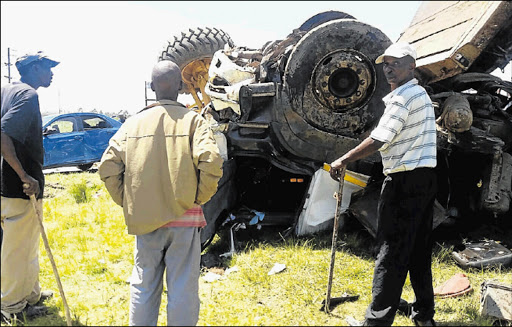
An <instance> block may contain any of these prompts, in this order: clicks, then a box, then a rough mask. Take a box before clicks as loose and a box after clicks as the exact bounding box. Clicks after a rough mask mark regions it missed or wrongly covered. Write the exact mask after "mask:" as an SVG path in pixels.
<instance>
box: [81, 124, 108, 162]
mask: <svg viewBox="0 0 512 327" xmlns="http://www.w3.org/2000/svg"><path fill="white" fill-rule="evenodd" d="M80 118H81V119H82V124H83V127H84V156H85V158H86V159H87V161H88V162H95V161H100V159H101V156H102V155H103V152H104V151H105V149H106V148H107V146H108V141H109V140H110V138H111V137H112V136H113V135H114V134H115V132H116V131H117V128H114V126H113V125H112V124H111V123H110V122H109V121H108V120H107V119H106V118H104V117H102V116H100V115H82V116H80Z"/></svg>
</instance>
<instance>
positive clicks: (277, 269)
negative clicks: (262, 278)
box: [268, 263, 286, 276]
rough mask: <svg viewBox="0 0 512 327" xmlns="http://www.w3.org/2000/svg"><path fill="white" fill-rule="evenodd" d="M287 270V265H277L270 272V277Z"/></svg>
mask: <svg viewBox="0 0 512 327" xmlns="http://www.w3.org/2000/svg"><path fill="white" fill-rule="evenodd" d="M285 269H286V265H285V264H282V263H276V264H275V265H274V267H272V269H270V271H269V272H268V275H269V276H270V275H275V274H277V273H280V272H281V271H283V270H285Z"/></svg>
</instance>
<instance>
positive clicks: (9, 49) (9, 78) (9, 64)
mask: <svg viewBox="0 0 512 327" xmlns="http://www.w3.org/2000/svg"><path fill="white" fill-rule="evenodd" d="M5 65H6V66H7V76H4V77H7V80H8V81H9V83H11V48H7V63H6V64H5Z"/></svg>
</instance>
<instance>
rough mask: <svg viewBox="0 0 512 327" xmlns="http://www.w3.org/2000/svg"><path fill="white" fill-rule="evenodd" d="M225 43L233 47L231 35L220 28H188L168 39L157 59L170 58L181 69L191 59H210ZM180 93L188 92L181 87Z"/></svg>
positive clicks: (191, 60)
mask: <svg viewBox="0 0 512 327" xmlns="http://www.w3.org/2000/svg"><path fill="white" fill-rule="evenodd" d="M226 44H227V45H229V47H234V43H233V41H232V40H231V37H229V35H228V34H227V33H225V32H224V31H223V30H221V29H218V28H215V27H203V28H202V27H197V28H194V29H192V28H189V29H188V30H187V31H184V32H181V34H180V35H179V36H174V37H173V38H172V39H170V40H169V41H168V44H167V45H165V46H164V48H163V50H162V52H161V53H160V55H159V57H158V61H161V60H171V61H173V62H174V63H176V64H177V65H178V66H179V67H180V69H181V70H183V68H185V66H187V65H188V64H190V63H191V62H193V61H196V60H203V59H211V58H212V57H213V54H214V53H215V52H216V51H218V50H221V49H223V48H224V45H226ZM180 93H189V92H188V90H187V89H183V90H181V91H180Z"/></svg>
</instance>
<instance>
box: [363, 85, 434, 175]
mask: <svg viewBox="0 0 512 327" xmlns="http://www.w3.org/2000/svg"><path fill="white" fill-rule="evenodd" d="M382 100H383V101H384V103H385V104H386V109H385V110H384V114H383V115H382V117H381V118H380V121H379V124H378V125H377V127H376V128H375V129H374V130H373V131H372V133H371V134H370V137H371V138H372V139H374V140H377V141H380V142H384V145H383V146H382V147H381V148H380V149H379V151H380V153H381V156H382V165H383V166H384V169H383V170H384V171H383V172H384V175H386V176H387V175H389V174H392V173H396V172H401V171H410V170H413V169H415V168H420V167H431V168H433V167H435V166H436V164H437V158H436V152H437V146H436V122H435V115H434V108H433V106H432V101H431V100H430V98H429V96H428V94H427V92H426V91H425V89H424V88H423V87H421V86H420V85H418V80H417V79H415V78H413V79H412V80H410V81H409V82H407V83H405V84H404V85H401V86H400V87H398V88H396V89H395V90H393V91H392V92H391V93H389V94H388V95H386V96H385V97H384V98H383V99H382Z"/></svg>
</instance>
